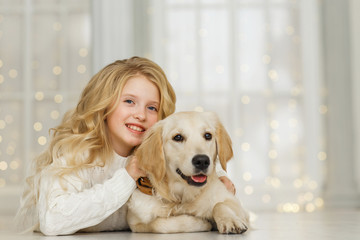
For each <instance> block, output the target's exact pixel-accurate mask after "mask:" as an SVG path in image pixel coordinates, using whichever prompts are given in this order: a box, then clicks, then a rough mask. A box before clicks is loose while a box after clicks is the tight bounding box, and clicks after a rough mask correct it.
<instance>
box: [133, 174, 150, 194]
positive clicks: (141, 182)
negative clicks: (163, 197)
mask: <svg viewBox="0 0 360 240" xmlns="http://www.w3.org/2000/svg"><path fill="white" fill-rule="evenodd" d="M136 185H137V187H138V188H139V190H140V191H141V192H142V193H145V194H147V195H153V186H152V184H151V182H150V180H149V179H148V178H147V177H141V178H139V179H138V180H137V181H136Z"/></svg>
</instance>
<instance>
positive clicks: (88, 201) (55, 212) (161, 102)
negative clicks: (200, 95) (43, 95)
mask: <svg viewBox="0 0 360 240" xmlns="http://www.w3.org/2000/svg"><path fill="white" fill-rule="evenodd" d="M175 102H176V97H175V93H174V90H173V88H172V87H171V85H170V83H169V82H168V80H167V78H166V76H165V73H164V72H163V70H162V69H161V68H160V67H159V66H158V65H157V64H155V63H154V62H152V61H150V60H148V59H145V58H140V57H133V58H130V59H125V60H122V61H115V62H114V63H112V64H109V65H108V66H106V67H105V68H103V69H102V70H101V71H99V72H98V73H97V74H96V75H95V76H94V77H93V78H92V79H91V80H90V82H89V83H88V84H87V86H86V87H85V89H84V91H83V93H82V95H81V98H80V101H79V103H78V105H77V107H76V108H75V109H74V110H72V111H70V112H68V113H67V114H65V116H64V118H63V120H62V122H61V124H60V125H59V126H58V127H56V128H54V129H52V130H53V135H52V140H51V142H50V144H49V147H48V149H47V150H46V151H45V152H44V153H42V154H41V155H40V156H39V157H38V158H37V159H35V161H34V163H33V167H32V175H31V176H30V177H28V178H27V180H26V186H25V190H24V193H23V196H22V200H21V206H20V208H19V211H18V214H17V217H16V219H17V221H18V227H19V228H20V229H21V230H35V231H41V232H42V233H44V234H45V235H64V234H72V233H75V232H78V231H113V230H125V229H128V225H127V223H126V210H127V209H126V204H125V203H126V202H127V200H128V199H129V197H130V196H131V194H132V192H133V191H134V190H135V188H136V183H135V182H136V180H137V179H138V178H139V177H144V176H146V173H145V172H143V171H142V170H141V169H140V168H139V166H138V165H137V160H136V158H133V157H129V156H130V155H131V154H132V152H133V150H134V148H135V147H136V146H138V145H139V144H140V143H141V141H142V137H143V135H144V133H145V132H146V130H147V129H149V128H150V127H151V126H152V125H153V124H154V123H155V122H157V121H158V120H160V119H163V118H165V117H167V116H168V115H170V114H172V113H173V112H174V111H175ZM218 169H219V168H218ZM218 175H219V177H220V179H221V180H222V181H223V182H224V184H225V185H226V186H227V188H228V189H229V190H230V191H234V188H233V184H232V183H231V181H230V180H229V179H228V178H227V177H226V176H225V174H224V171H223V170H222V169H219V170H218Z"/></svg>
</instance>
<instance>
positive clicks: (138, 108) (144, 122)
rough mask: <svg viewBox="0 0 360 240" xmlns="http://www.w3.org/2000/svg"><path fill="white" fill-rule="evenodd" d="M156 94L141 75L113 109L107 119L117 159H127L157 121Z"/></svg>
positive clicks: (129, 81)
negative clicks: (119, 157) (121, 157)
mask: <svg viewBox="0 0 360 240" xmlns="http://www.w3.org/2000/svg"><path fill="white" fill-rule="evenodd" d="M159 106H160V94H159V90H158V88H157V87H156V85H155V84H154V83H152V82H151V81H149V80H148V79H147V78H145V77H144V76H142V75H138V76H135V77H133V78H130V79H129V80H128V81H127V82H126V84H125V86H124V88H123V90H122V92H121V95H120V102H119V103H118V105H117V107H116V109H115V110H114V111H113V112H112V113H111V114H109V115H108V117H107V125H108V129H109V136H110V140H111V143H112V146H113V148H114V150H115V152H117V154H119V155H120V156H123V157H126V156H128V155H129V154H130V153H131V151H132V149H133V148H134V147H135V146H137V145H139V144H140V143H141V141H142V138H143V136H144V133H145V131H146V130H147V129H149V128H150V127H151V126H152V125H154V123H156V122H157V120H158V110H159Z"/></svg>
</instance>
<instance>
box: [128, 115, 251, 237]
mask: <svg viewBox="0 0 360 240" xmlns="http://www.w3.org/2000/svg"><path fill="white" fill-rule="evenodd" d="M135 155H136V157H137V158H138V161H139V163H140V165H141V166H142V168H143V170H145V171H146V172H147V173H148V176H149V179H150V181H151V183H152V185H153V194H152V195H147V194H144V193H142V192H141V191H140V190H139V189H136V190H135V192H134V193H133V195H132V197H131V198H130V200H129V202H128V215H127V220H128V223H129V226H130V229H131V230H132V231H133V232H154V233H176V232H196V231H210V230H211V229H218V231H219V232H220V233H243V232H245V231H246V230H247V229H248V226H249V217H248V214H247V212H246V211H245V210H244V209H243V208H242V206H241V204H240V202H239V201H238V199H237V198H236V197H235V196H234V195H233V194H232V193H230V192H229V191H228V190H227V189H226V187H225V185H224V184H223V183H222V182H221V181H220V180H219V178H218V176H217V174H216V171H215V163H216V161H218V160H220V163H221V166H222V167H223V169H225V170H226V162H227V161H228V160H230V159H231V158H232V156H233V151H232V147H231V140H230V137H229V136H228V134H227V132H226V130H225V128H224V127H223V126H222V124H221V123H220V121H219V120H218V117H217V116H216V115H215V114H214V113H209V112H208V113H198V112H180V113H175V114H173V115H171V116H169V117H167V118H166V119H164V120H161V121H159V122H158V123H156V124H155V125H154V126H153V127H152V128H151V130H149V132H148V133H147V135H146V136H145V138H144V140H143V143H142V144H141V145H140V147H139V148H138V149H137V151H136V153H135Z"/></svg>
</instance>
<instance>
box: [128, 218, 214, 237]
mask: <svg viewBox="0 0 360 240" xmlns="http://www.w3.org/2000/svg"><path fill="white" fill-rule="evenodd" d="M211 227H212V226H211V224H210V222H209V221H207V220H204V219H202V218H198V217H194V216H190V215H179V216H171V217H159V218H156V219H154V220H153V221H151V222H149V223H138V224H135V225H132V226H130V228H131V231H133V232H152V233H179V232H205V231H210V230H211Z"/></svg>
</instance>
